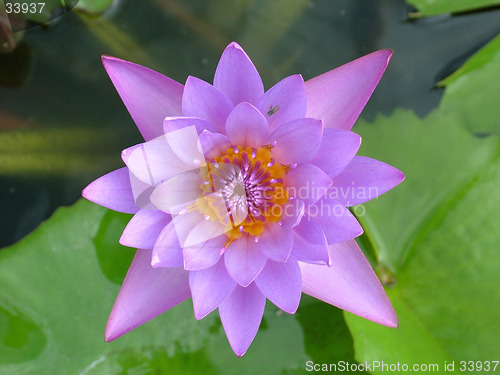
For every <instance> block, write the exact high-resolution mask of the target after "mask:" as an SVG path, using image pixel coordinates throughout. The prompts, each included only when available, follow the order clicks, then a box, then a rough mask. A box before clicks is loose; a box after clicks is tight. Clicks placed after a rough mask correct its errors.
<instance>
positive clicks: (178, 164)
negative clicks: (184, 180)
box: [122, 137, 192, 186]
mask: <svg viewBox="0 0 500 375" xmlns="http://www.w3.org/2000/svg"><path fill="white" fill-rule="evenodd" d="M122 159H123V161H124V162H125V164H126V165H127V167H128V168H129V170H130V173H132V174H133V175H134V176H135V177H137V178H138V179H139V180H140V181H142V182H144V183H146V184H148V185H153V186H154V185H157V184H158V183H159V182H160V181H162V180H168V179H169V178H171V177H173V176H175V175H177V174H179V173H183V172H185V171H188V170H190V169H192V168H191V166H189V165H187V164H185V163H184V162H183V161H182V160H181V159H179V157H178V156H177V155H176V154H175V152H174V151H173V150H172V148H171V147H170V145H169V144H168V142H167V140H166V138H165V137H159V138H156V139H154V140H152V141H149V142H145V143H141V144H139V145H136V146H132V147H129V148H127V149H126V150H123V151H122Z"/></svg>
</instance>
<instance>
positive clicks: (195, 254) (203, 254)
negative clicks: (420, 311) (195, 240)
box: [182, 235, 226, 271]
mask: <svg viewBox="0 0 500 375" xmlns="http://www.w3.org/2000/svg"><path fill="white" fill-rule="evenodd" d="M225 241H226V236H225V235H220V236H218V237H215V238H211V239H209V240H207V241H205V242H203V243H200V244H197V245H192V246H187V247H184V248H183V249H182V253H183V255H184V268H185V269H186V270H189V271H198V270H202V269H205V268H208V267H211V266H213V265H214V264H215V263H217V262H218V261H219V259H220V257H221V249H222V246H223V245H224V242H225Z"/></svg>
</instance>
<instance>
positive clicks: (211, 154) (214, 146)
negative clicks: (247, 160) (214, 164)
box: [200, 130, 231, 159]
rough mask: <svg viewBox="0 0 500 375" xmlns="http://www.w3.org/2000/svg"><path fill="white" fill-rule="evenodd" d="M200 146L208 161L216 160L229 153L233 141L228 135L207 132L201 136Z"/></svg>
mask: <svg viewBox="0 0 500 375" xmlns="http://www.w3.org/2000/svg"><path fill="white" fill-rule="evenodd" d="M200 144H201V149H202V150H203V153H204V154H205V157H207V158H208V159H215V158H216V157H218V156H221V155H223V154H224V153H225V152H226V151H227V149H228V148H229V147H230V146H231V141H230V140H229V137H228V136H227V135H224V134H219V133H212V132H209V131H206V130H205V131H204V132H203V133H201V134H200Z"/></svg>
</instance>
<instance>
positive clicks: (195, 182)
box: [150, 172, 203, 214]
mask: <svg viewBox="0 0 500 375" xmlns="http://www.w3.org/2000/svg"><path fill="white" fill-rule="evenodd" d="M202 182H203V179H202V178H201V177H200V174H199V173H198V172H185V173H181V174H179V175H177V176H174V177H172V178H170V179H168V180H167V181H165V182H162V183H160V184H159V185H158V186H157V187H156V188H155V189H154V191H153V193H152V194H151V197H150V199H151V202H152V203H153V204H154V205H155V206H156V207H157V208H158V209H160V210H162V211H164V212H168V213H171V214H179V212H181V211H184V210H186V209H187V208H189V207H190V206H192V205H193V203H195V201H196V200H198V199H200V198H201V197H202V190H201V184H202Z"/></svg>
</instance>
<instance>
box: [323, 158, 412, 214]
mask: <svg viewBox="0 0 500 375" xmlns="http://www.w3.org/2000/svg"><path fill="white" fill-rule="evenodd" d="M404 178H405V175H404V174H403V173H402V172H401V171H400V170H398V169H396V168H394V167H392V166H390V165H389V164H385V163H383V162H381V161H378V160H375V159H371V158H367V157H364V156H356V157H355V158H354V159H353V160H352V162H351V163H350V164H349V165H348V166H347V167H346V168H345V169H344V170H343V171H342V172H341V173H340V174H339V175H338V176H336V177H335V178H334V179H333V184H332V187H331V189H330V191H329V192H328V195H329V196H331V197H332V198H335V199H338V201H339V202H340V203H341V204H343V205H344V206H354V205H356V204H361V203H364V202H368V201H369V200H372V199H373V198H376V197H378V196H379V195H382V194H384V193H385V192H387V191H389V190H391V189H392V188H393V187H395V186H397V185H399V184H400V183H401V182H402V181H403V180H404Z"/></svg>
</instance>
